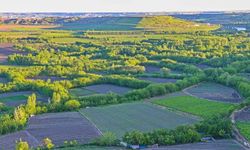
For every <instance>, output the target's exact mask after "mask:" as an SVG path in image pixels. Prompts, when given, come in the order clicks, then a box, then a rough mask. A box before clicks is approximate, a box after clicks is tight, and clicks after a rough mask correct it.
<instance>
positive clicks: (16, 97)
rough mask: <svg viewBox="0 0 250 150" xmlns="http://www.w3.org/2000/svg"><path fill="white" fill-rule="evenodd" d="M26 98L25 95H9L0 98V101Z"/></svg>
mask: <svg viewBox="0 0 250 150" xmlns="http://www.w3.org/2000/svg"><path fill="white" fill-rule="evenodd" d="M27 98H28V96H27V95H17V96H9V97H4V98H0V102H7V101H19V100H26V99H27Z"/></svg>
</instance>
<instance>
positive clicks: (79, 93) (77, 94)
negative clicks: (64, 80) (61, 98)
mask: <svg viewBox="0 0 250 150" xmlns="http://www.w3.org/2000/svg"><path fill="white" fill-rule="evenodd" d="M69 92H70V94H71V95H73V96H75V97H81V96H88V95H92V94H96V92H94V91H91V90H87V89H84V88H74V89H70V90H69Z"/></svg>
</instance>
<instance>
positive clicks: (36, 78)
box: [27, 76, 67, 82]
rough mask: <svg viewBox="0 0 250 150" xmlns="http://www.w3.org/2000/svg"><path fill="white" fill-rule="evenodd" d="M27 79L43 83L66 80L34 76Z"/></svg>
mask: <svg viewBox="0 0 250 150" xmlns="http://www.w3.org/2000/svg"><path fill="white" fill-rule="evenodd" d="M27 79H29V80H43V81H48V80H50V81H51V82H54V81H62V80H67V78H62V77H55V76H36V77H31V78H27Z"/></svg>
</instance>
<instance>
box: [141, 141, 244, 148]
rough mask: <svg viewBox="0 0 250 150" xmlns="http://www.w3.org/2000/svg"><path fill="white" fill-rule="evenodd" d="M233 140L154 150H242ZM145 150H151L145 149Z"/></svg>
mask: <svg viewBox="0 0 250 150" xmlns="http://www.w3.org/2000/svg"><path fill="white" fill-rule="evenodd" d="M244 149H245V148H244V147H243V146H241V145H240V144H239V143H238V142H236V141H235V140H216V141H215V142H200V143H193V144H192V143H191V144H181V145H173V146H163V147H159V148H154V150H244ZM145 150H151V149H150V148H149V149H145Z"/></svg>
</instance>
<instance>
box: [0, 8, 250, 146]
mask: <svg viewBox="0 0 250 150" xmlns="http://www.w3.org/2000/svg"><path fill="white" fill-rule="evenodd" d="M237 13H238V12H237ZM237 13H235V14H237ZM4 15H5V16H10V17H1V16H0V146H2V145H4V147H5V146H6V149H9V148H10V147H11V146H12V147H11V148H13V147H14V144H15V140H16V139H17V138H23V139H24V140H26V139H27V141H28V142H29V144H30V145H31V146H36V145H38V144H41V142H42V140H43V138H47V137H48V138H50V139H52V142H53V143H55V144H56V146H57V145H61V144H63V143H64V141H65V140H67V141H69V140H78V141H79V143H81V144H83V145H77V147H76V148H78V147H79V149H88V147H91V149H94V148H96V149H105V148H106V149H109V148H110V149H113V147H99V146H97V144H96V143H91V142H92V141H93V139H95V138H97V137H100V136H102V135H106V134H103V133H104V132H107V131H110V132H112V133H114V134H116V135H117V137H118V139H121V138H122V137H123V136H124V134H125V133H126V132H131V131H133V130H139V131H141V132H143V134H140V133H137V132H131V133H130V134H127V135H126V138H123V140H124V142H127V143H129V144H142V143H143V145H144V144H145V145H151V144H157V143H158V144H160V145H166V146H167V145H172V144H182V143H187V142H189V144H188V145H182V146H181V145H177V146H176V149H178V147H179V149H181V148H182V147H183V148H186V149H216V148H222V149H223V148H224V149H227V148H228V149H230V148H235V149H237V148H238V147H237V146H235V142H233V141H231V140H228V141H227V140H225V141H216V142H213V143H196V144H191V143H193V142H199V141H200V140H199V139H200V136H203V135H209V136H212V137H214V138H221V139H223V138H227V137H228V136H227V135H229V134H230V133H231V132H232V128H230V127H231V126H230V122H227V119H230V118H229V116H230V115H229V114H228V113H232V112H236V109H241V108H242V107H244V106H247V105H249V104H248V103H247V102H248V100H249V99H250V92H249V91H250V80H247V79H250V77H249V73H248V72H249V71H250V70H249V69H250V68H249V66H250V61H249V60H250V53H249V52H250V51H249V47H250V37H249V36H247V35H249V30H245V31H236V30H235V31H233V30H230V31H228V30H224V27H222V28H220V27H221V25H220V24H213V23H214V22H212V23H211V24H210V23H207V22H206V23H204V22H203V23H202V21H201V22H192V21H190V20H184V19H180V18H174V17H172V16H169V15H164V14H162V13H160V14H159V13H157V14H154V13H139V14H136V13H118V14H116V13H97V14H91V13H86V14H80V13H65V14H64V13H55V14H50V13H45V14H41V15H40V14H39V13H38V14H28V15H26V14H25V13H21V14H14V15H12V13H7V14H4ZM19 15H20V17H17V18H15V17H16V16H19ZM183 15H184V14H183ZM185 15H187V16H186V17H187V18H189V17H188V16H189V14H185ZM220 15H221V14H220V13H219V14H216V15H214V14H213V13H211V14H209V15H208V17H211V18H212V16H213V17H215V18H216V17H218V16H220ZM30 16H34V17H30ZM101 16H102V17H101ZM122 16H126V17H122ZM131 16H134V17H131ZM239 16H241V17H242V18H243V17H246V19H243V20H245V21H247V20H249V17H250V13H246V14H245V15H239ZM37 17H38V18H37ZM219 18H220V17H219ZM233 18H234V19H236V21H235V22H234V23H233V22H231V21H230V19H226V20H227V21H229V22H230V24H232V25H233V24H235V26H236V25H237V24H241V23H239V22H241V20H242V19H241V18H238V19H237V18H235V17H233ZM208 20H210V19H208ZM217 21H218V20H217ZM215 23H216V22H215ZM248 24H249V21H248ZM217 29H218V30H217ZM217 83H221V84H217ZM227 85H228V86H227ZM236 89H237V90H236ZM32 93H35V94H36V97H37V99H36V100H37V101H38V102H37V103H35V98H33V97H32V98H30V99H29V101H28V102H27V99H28V97H29V96H30V95H32ZM239 93H240V94H239ZM21 104H22V105H21ZM18 106H19V107H18ZM248 107H249V106H248ZM68 111H72V112H68ZM73 111H74V112H73ZM36 112H37V114H36ZM249 112H250V110H246V111H241V112H238V114H236V116H235V119H236V125H237V127H238V129H239V130H240V132H241V134H242V135H244V136H246V137H247V138H249V128H250V127H249V123H250V116H249V114H250V113H249ZM219 114H221V115H219ZM234 114H235V113H234ZM215 115H218V116H217V117H218V118H216V119H214V120H212V119H211V118H212V117H213V116H215ZM224 118H225V119H224ZM233 119H234V118H233ZM202 120H206V121H202ZM198 122H199V123H200V124H201V126H202V127H203V128H202V129H200V128H198V127H197V128H190V129H187V128H188V127H187V126H186V125H193V124H195V123H198ZM211 122H212V123H211ZM181 125H183V126H185V127H183V128H176V127H179V126H181ZM234 127H235V126H234ZM157 129H172V131H171V132H160V131H159V132H158V131H157V132H154V133H156V134H157V135H158V134H159V135H160V139H159V136H157V135H156V134H154V135H152V134H151V133H148V132H150V131H153V130H157ZM222 129H223V130H222ZM233 129H235V128H233ZM20 131H21V132H20ZM186 131H188V132H186ZM224 131H225V133H224ZM14 132H16V133H14ZM10 133H11V134H10ZM108 136H110V137H109V138H111V135H108ZM142 136H143V137H142ZM105 138H106V137H105ZM134 138H136V139H139V141H136V140H135V139H134ZM172 138H174V140H173V139H172ZM102 140H103V139H102ZM237 140H239V139H237ZM134 141H135V142H134ZM99 142H100V141H99ZM105 142H107V141H105ZM8 143H9V144H8ZM89 143H91V145H88V144H89ZM1 144H2V145H1ZM85 144H86V145H85ZM92 144H96V145H92ZM215 145H217V147H216V146H215ZM236 145H237V144H236ZM96 146H97V147H96ZM56 148H58V147H56ZM170 148H172V149H173V148H174V146H173V147H170ZM0 149H1V147H0ZM115 149H116V148H115Z"/></svg>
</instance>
